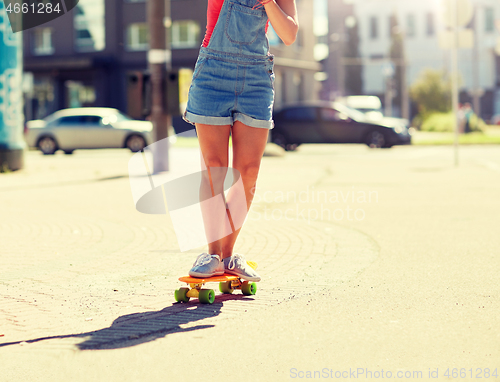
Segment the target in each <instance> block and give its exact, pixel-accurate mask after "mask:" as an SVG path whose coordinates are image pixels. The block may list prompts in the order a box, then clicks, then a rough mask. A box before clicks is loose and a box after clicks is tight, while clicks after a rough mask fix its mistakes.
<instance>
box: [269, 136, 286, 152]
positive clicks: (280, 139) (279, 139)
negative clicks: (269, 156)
mask: <svg viewBox="0 0 500 382" xmlns="http://www.w3.org/2000/svg"><path fill="white" fill-rule="evenodd" d="M271 140H272V142H273V143H274V144H276V145H278V146H280V147H282V148H284V149H285V150H286V149H287V146H288V141H287V140H286V138H285V136H284V135H283V134H280V133H275V132H274V131H273V132H271Z"/></svg>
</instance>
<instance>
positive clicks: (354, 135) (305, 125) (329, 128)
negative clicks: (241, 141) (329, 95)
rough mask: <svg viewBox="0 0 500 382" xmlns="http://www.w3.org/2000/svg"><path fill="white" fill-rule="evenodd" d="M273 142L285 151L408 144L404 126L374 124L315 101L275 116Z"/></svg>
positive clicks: (334, 104) (350, 111) (344, 108)
mask: <svg viewBox="0 0 500 382" xmlns="http://www.w3.org/2000/svg"><path fill="white" fill-rule="evenodd" d="M274 123H275V127H274V129H273V130H272V132H271V136H272V141H273V142H274V143H276V144H277V145H279V146H281V147H283V148H285V149H286V150H293V149H294V148H295V147H297V146H298V145H300V144H302V143H364V144H366V145H368V146H369V147H392V146H394V145H405V144H411V135H410V132H409V129H408V126H406V125H405V124H404V123H402V122H399V123H394V122H393V121H389V120H388V122H387V123H385V122H384V120H382V121H380V122H378V123H374V122H370V121H369V120H367V118H366V117H365V115H364V114H363V113H361V112H359V111H357V110H354V109H351V108H349V107H347V106H345V105H342V104H340V103H338V102H328V101H316V102H303V103H300V104H295V105H289V106H286V107H283V108H281V109H280V110H277V111H276V112H275V113H274Z"/></svg>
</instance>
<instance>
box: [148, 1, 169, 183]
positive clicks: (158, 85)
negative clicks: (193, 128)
mask: <svg viewBox="0 0 500 382" xmlns="http://www.w3.org/2000/svg"><path fill="white" fill-rule="evenodd" d="M167 5H168V8H169V9H168V13H169V14H170V3H169V2H168V4H167V2H166V1H165V0H149V1H148V2H147V15H148V23H149V36H150V39H149V51H148V64H149V72H150V75H151V76H150V78H151V122H152V124H153V134H154V139H155V141H156V143H155V144H154V145H153V173H155V174H156V173H159V172H162V171H168V169H169V160H168V146H169V144H168V139H165V138H167V137H168V126H169V118H168V115H167V114H166V113H165V106H164V105H165V99H164V97H165V95H166V94H165V79H166V63H167V62H168V57H167V50H166V33H165V26H164V16H165V11H166V6H167Z"/></svg>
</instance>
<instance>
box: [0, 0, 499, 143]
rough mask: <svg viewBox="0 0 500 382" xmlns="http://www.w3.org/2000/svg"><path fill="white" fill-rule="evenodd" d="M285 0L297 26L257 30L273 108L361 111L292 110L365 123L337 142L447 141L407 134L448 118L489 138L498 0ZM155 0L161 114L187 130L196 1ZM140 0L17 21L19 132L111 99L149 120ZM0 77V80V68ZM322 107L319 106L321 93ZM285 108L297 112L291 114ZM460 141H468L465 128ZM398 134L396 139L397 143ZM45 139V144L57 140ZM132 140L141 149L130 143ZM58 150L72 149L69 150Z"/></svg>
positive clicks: (90, 4) (290, 139)
mask: <svg viewBox="0 0 500 382" xmlns="http://www.w3.org/2000/svg"><path fill="white" fill-rule="evenodd" d="M296 3H297V7H298V14H299V18H300V30H299V35H298V37H297V41H296V42H295V44H293V45H292V46H288V47H287V46H285V45H284V44H283V43H282V42H281V40H280V39H279V37H278V36H277V35H276V33H275V32H274V31H273V30H272V28H270V31H269V36H268V37H269V41H270V45H271V53H272V54H274V55H275V57H276V59H275V73H274V75H275V78H274V85H275V109H276V110H277V111H279V110H280V109H282V108H283V107H286V106H287V105H289V104H295V105H296V104H297V103H299V104H300V103H308V102H309V103H311V102H313V103H314V101H320V100H322V101H328V102H330V101H336V102H338V103H341V104H342V105H344V106H346V107H349V108H351V109H356V110H357V111H361V112H362V113H364V117H363V118H365V117H366V119H365V120H362V117H360V114H355V113H349V111H348V109H343V110H339V109H338V107H336V106H334V105H329V106H327V107H330V106H331V107H332V108H333V109H334V110H333V111H331V112H327V113H326V114H328V117H325V116H324V115H325V112H324V111H323V112H321V113H322V114H321V115H320V114H316V113H320V111H314V115H313V116H311V115H309V116H307V115H306V114H307V111H304V113H303V114H302V116H299V119H302V120H303V122H304V124H309V125H311V123H316V124H318V123H320V122H321V120H325V118H326V119H328V120H330V122H337V123H341V122H345V121H348V122H351V126H352V125H354V122H359V123H364V124H365V125H363V126H362V127H360V130H359V131H360V132H359V133H358V134H357V136H356V137H354V136H353V137H349V138H348V139H347V138H346V139H344V141H345V142H343V143H357V142H359V143H367V144H369V145H371V146H372V147H373V146H391V145H392V143H391V144H389V143H388V141H391V139H390V137H389V136H388V135H387V134H385V133H384V132H383V130H380V134H382V135H384V134H385V136H384V137H383V138H385V141H383V142H382V143H377V142H378V141H377V140H376V139H375V138H377V137H375V138H373V139H372V138H367V134H368V133H369V132H370V131H372V130H373V129H372V128H373V127H374V126H378V127H390V128H391V129H392V130H394V129H399V130H405V129H407V130H408V134H407V135H411V133H412V130H409V128H410V126H413V128H415V129H416V130H417V131H416V133H417V134H415V135H414V136H413V143H422V142H424V143H429V142H430V143H432V142H433V141H439V142H441V143H443V142H444V143H451V142H452V140H453V138H452V136H449V135H446V134H444V135H443V134H441V135H437V134H435V135H425V134H424V135H419V134H418V133H419V132H440V133H447V132H448V133H451V132H452V131H453V130H454V126H455V117H458V124H459V129H460V132H463V133H478V134H475V135H474V134H473V136H474V138H473V139H472V141H474V142H476V143H477V142H481V141H485V142H488V143H498V142H500V137H499V135H498V133H497V130H495V129H494V128H492V127H491V126H493V125H496V124H500V3H499V2H498V1H496V0H421V1H418V2H415V1H411V0H297V1H296ZM454 3H455V5H456V6H457V9H458V15H457V20H458V21H457V24H458V25H457V26H458V28H457V36H458V41H459V42H458V48H459V50H458V73H456V74H454V73H452V72H451V69H450V60H451V58H452V53H451V52H452V50H451V49H450V48H451V47H452V46H453V38H454V37H453V36H454V35H453V33H452V32H451V28H450V27H451V26H452V23H451V22H450V17H451V16H452V15H451V8H450V7H451V5H453V4H454ZM163 5H164V6H165V9H166V8H168V11H167V12H169V13H170V17H168V13H165V15H166V16H165V17H163V16H162V15H159V16H160V17H162V21H163V30H162V31H160V33H163V34H164V35H165V38H166V39H167V41H166V44H167V49H168V50H170V49H171V53H169V59H170V58H171V60H169V65H170V66H171V69H169V73H174V75H173V76H170V78H171V79H172V81H171V83H168V78H169V77H168V76H167V83H166V84H164V85H165V88H166V87H168V88H169V89H170V90H168V91H165V94H164V95H165V98H166V99H167V101H168V100H170V101H168V102H170V103H171V105H172V103H176V104H177V103H180V108H177V107H173V108H172V107H170V108H169V110H170V111H169V110H166V111H165V112H166V113H170V115H171V116H172V117H173V119H172V120H171V121H172V122H171V123H170V120H168V121H167V120H165V121H166V122H165V121H163V122H162V123H163V124H164V123H167V124H169V125H170V124H172V125H173V127H174V128H175V131H176V132H182V131H185V130H189V129H191V128H192V126H190V125H188V124H186V123H185V122H183V121H182V119H181V117H180V115H181V113H182V110H183V106H184V105H185V102H186V98H187V97H186V95H187V90H188V89H189V81H190V77H191V73H192V72H191V71H192V69H193V67H194V64H195V61H196V58H197V54H198V50H199V47H200V45H201V41H202V40H203V37H204V31H205V27H206V8H207V0H167V1H166V2H165V3H164V4H163ZM147 6H148V1H146V0H80V2H79V3H78V4H77V6H76V7H75V8H74V9H73V10H72V11H71V12H68V13H67V14H66V15H64V16H63V17H59V18H57V19H55V20H52V21H50V22H48V23H45V24H42V25H40V26H37V27H34V28H31V29H29V30H26V31H24V32H23V33H22V37H21V36H20V35H21V33H17V34H15V35H16V38H21V39H22V41H21V42H20V43H21V45H22V57H23V58H22V60H20V62H19V63H18V64H17V65H21V63H22V68H23V69H22V70H23V72H22V80H21V82H22V84H21V85H22V100H23V111H22V114H23V119H24V125H25V126H24V128H25V133H26V134H28V132H29V130H30V128H38V127H43V126H44V125H46V124H47V123H48V122H50V118H49V121H47V120H46V121H45V123H44V122H38V123H33V124H31V125H30V123H29V121H33V120H43V119H46V118H47V117H48V116H51V115H52V114H53V113H55V112H57V111H59V110H61V109H66V108H79V107H105V108H114V109H117V110H119V111H120V112H121V113H123V114H124V115H127V116H129V117H130V118H131V119H133V120H148V119H149V120H151V113H152V102H153V103H154V100H153V101H152V91H151V88H152V86H153V87H154V85H152V82H151V78H152V76H151V65H148V52H151V50H152V46H151V38H150V36H151V31H152V30H153V29H152V26H151V25H152V22H151V21H152V20H148V17H149V18H151V16H148V10H147V8H148V7H147ZM3 25H4V26H5V25H6V24H5V22H4V24H3ZM165 31H167V33H166V32H165ZM8 32H9V31H8V30H6V32H5V33H8ZM153 34H154V33H153ZM156 49H157V48H156ZM453 79H455V80H456V81H457V83H458V86H459V100H458V101H459V103H460V104H459V107H460V109H459V111H460V113H459V115H454V114H453V113H452V112H451V111H452V83H453ZM1 80H2V81H4V82H5V81H6V80H5V79H4V78H3V77H2V78H1ZM5 88H6V87H5V86H4V87H3V89H5ZM172 89H173V90H172ZM12 91H14V90H12ZM153 93H154V92H153ZM352 96H357V97H352ZM172 97H173V98H172ZM153 98H154V96H153ZM171 99H173V101H171ZM4 102H5V99H4ZM0 103H1V101H0ZM321 105H323V106H322V107H325V104H324V103H323V104H321ZM175 106H177V105H175ZM315 106H316V107H318V104H315ZM172 110H174V111H173V112H172ZM84 114H85V113H84ZM91 114H92V113H91ZM309 114H311V112H310V111H309ZM455 114H456V113H455ZM85 115H86V114H85ZM101 117H102V116H101ZM283 118H284V119H286V117H283ZM290 118H291V117H290ZM293 118H294V119H295V120H296V119H297V116H296V115H295V116H293ZM52 119H53V118H52ZM153 119H154V118H153ZM87 120H88V119H87ZM88 121H89V120H88ZM94 122H95V121H94ZM22 123H23V122H21V124H22ZM73 123H74V121H73ZM89 123H90V122H89ZM366 123H369V127H367V125H366ZM100 125H101V126H102V125H103V124H102V121H101V122H100ZM104 125H108V126H109V123H108V124H106V123H105V124H104ZM142 128H144V125H143V126H142ZM330 128H331V127H327V128H324V129H330ZM290 129H291V130H293V128H292V127H287V126H283V127H282V128H281V129H278V130H276V131H275V133H276V134H275V135H276V138H275V139H273V140H274V141H275V142H276V143H278V144H280V145H281V146H283V147H284V148H288V149H290V148H292V149H293V148H295V147H296V146H297V145H298V144H301V143H321V142H332V143H333V142H339V143H340V142H342V139H340V138H338V136H335V134H333V135H332V136H331V137H330V138H328V137H327V136H328V134H327V133H325V132H324V131H323V132H321V131H318V132H317V134H316V136H315V137H311V136H309V137H298V136H294V134H293V133H290V134H289V133H287V130H290ZM146 130H147V129H146ZM380 134H379V135H380ZM479 134H480V136H479ZM139 135H140V134H139ZM160 135H161V134H160ZM141 137H142V138H143V140H144V144H148V143H150V142H149V141H148V139H150V138H148V137H147V136H146V135H141ZM156 137H157V138H158V137H160V136H159V135H158V134H157V135H156ZM40 138H41V137H40V134H39V131H38V130H37V134H35V135H34V136H32V137H31V138H29V139H28V144H29V145H30V146H34V147H39V148H40V145H39V140H40ZM126 138H127V137H123V136H121V137H120V139H121V141H120V147H126V146H127V145H126V143H125V142H122V141H123V139H126ZM378 138H380V137H378ZM151 139H154V135H152V138H151ZM461 139H462V138H461ZM462 140H463V141H464V142H465V143H467V138H463V139H462ZM403 141H404V142H403ZM407 141H408V139H406V138H405V139H403V140H402V141H401V142H403V143H408V142H407ZM374 142H375V143H374ZM391 142H392V141H391ZM394 142H395V143H400V142H399V141H398V142H396V141H394ZM394 142H393V143H394ZM49 143H51V144H52V146H54V147H53V148H56V147H57V145H58V142H49ZM135 143H136V144H138V145H136V147H140V143H141V142H135ZM46 146H47V145H46ZM52 146H50V145H48V146H47V147H49V148H50V147H52ZM113 147H114V146H113ZM77 148H78V147H77ZM66 151H67V152H72V148H67V150H66ZM49 153H50V150H49Z"/></svg>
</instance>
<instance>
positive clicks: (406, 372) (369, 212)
mask: <svg viewBox="0 0 500 382" xmlns="http://www.w3.org/2000/svg"><path fill="white" fill-rule="evenodd" d="M270 151H273V149H272V148H271V149H270ZM274 151H276V150H274ZM171 155H172V166H173V168H182V166H183V163H184V162H183V158H186V157H190V158H197V155H198V153H197V149H196V148H193V147H191V148H175V149H173V150H172V153H171ZM131 156H132V155H131V153H130V152H128V151H125V150H97V151H91V150H80V151H75V153H74V154H73V155H71V156H65V155H63V154H60V153H58V154H57V155H55V156H42V155H40V154H39V153H38V152H29V153H28V154H27V157H26V169H25V170H23V171H20V172H15V173H7V174H0V381H160V380H162V381H163V380H171V381H186V380H202V381H229V380H233V379H238V380H241V381H286V380H294V379H307V376H308V375H309V376H310V377H311V378H312V376H316V378H318V379H319V378H320V377H321V378H324V379H327V377H328V378H331V379H337V380H341V379H344V378H345V379H347V378H354V377H353V374H350V373H353V371H356V374H355V376H356V377H357V379H360V380H363V379H365V380H371V379H375V378H378V377H376V376H375V375H379V377H380V375H381V374H380V373H381V371H382V370H383V373H385V374H384V375H385V377H389V378H391V377H392V378H399V379H407V380H417V379H418V380H448V378H447V376H446V370H447V369H448V368H449V375H450V376H452V369H453V368H457V369H458V370H460V369H461V368H462V369H464V370H466V371H465V373H466V376H465V377H463V376H462V378H460V377H459V378H457V379H454V380H469V381H470V380H475V379H476V376H477V375H479V374H478V373H480V375H482V377H483V378H486V369H487V368H488V369H489V370H488V376H489V378H488V379H487V380H500V377H498V375H500V348H499V346H498V344H499V343H500V331H499V328H500V315H499V314H498V312H499V303H500V293H499V292H500V286H499V282H498V280H499V270H500V257H499V256H498V255H499V250H498V248H499V247H500V235H499V234H498V230H499V224H498V223H499V216H500V199H499V195H500V147H497V146H468V147H463V148H461V151H460V166H459V167H458V168H455V167H454V166H453V151H452V148H451V147H443V146H433V147H425V146H423V147H394V148H392V149H387V150H371V149H368V148H367V147H365V146H361V145H345V146H340V145H310V146H307V145H304V146H301V147H299V149H298V150H297V151H296V152H289V153H286V154H285V155H282V156H279V155H278V156H266V157H265V158H264V159H263V163H262V168H261V175H260V178H259V183H258V190H257V193H256V199H255V203H254V205H253V207H252V210H251V213H250V215H249V216H248V218H247V222H246V224H245V226H244V230H243V232H242V234H241V236H240V238H239V239H238V240H239V241H238V242H237V248H236V251H237V252H240V253H243V254H245V255H246V257H247V258H248V259H251V260H255V261H257V262H258V263H259V273H260V274H261V275H262V277H263V279H262V281H261V282H260V283H259V284H258V292H257V294H256V295H255V296H252V297H244V296H242V295H241V294H240V293H239V292H235V294H234V295H232V296H229V297H227V296H223V295H220V294H218V292H217V297H216V302H215V303H214V304H213V305H200V304H198V302H197V300H192V301H191V302H189V303H187V304H177V303H174V296H173V291H174V290H175V289H176V288H178V287H181V286H182V283H180V282H179V281H178V280H177V279H178V277H179V276H182V275H184V274H186V273H187V271H188V270H189V269H190V267H191V265H192V263H193V261H194V259H195V258H196V256H197V255H198V254H199V253H200V252H201V250H202V249H196V250H190V251H187V252H183V253H181V252H180V251H179V247H178V243H177V239H176V236H175V232H174V227H173V224H172V221H171V220H170V218H169V217H168V216H165V215H146V214H141V213H139V212H137V211H136V210H135V206H134V203H133V199H132V194H131V190H130V183H129V178H128V167H127V166H128V161H129V159H130V158H131ZM213 285H214V286H216V285H215V284H213ZM2 334H3V336H2ZM495 369H497V376H496V377H495V376H494V375H493V373H494V370H495ZM469 370H470V371H469ZM315 371H316V372H317V373H316V374H314V372H315ZM308 372H309V373H310V374H307V373H308ZM336 372H339V373H340V374H335V373H336ZM388 372H390V373H391V374H390V376H389V375H388V374H387V373H388ZM431 372H432V373H434V374H432V375H431V374H429V373H431ZM369 373H372V374H371V375H370V374H369ZM374 373H375V374H374ZM376 373H379V374H376ZM419 373H421V374H419ZM467 373H468V374H467ZM469 374H470V375H472V377H470V375H469ZM430 376H432V377H434V376H437V377H438V378H430Z"/></svg>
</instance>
